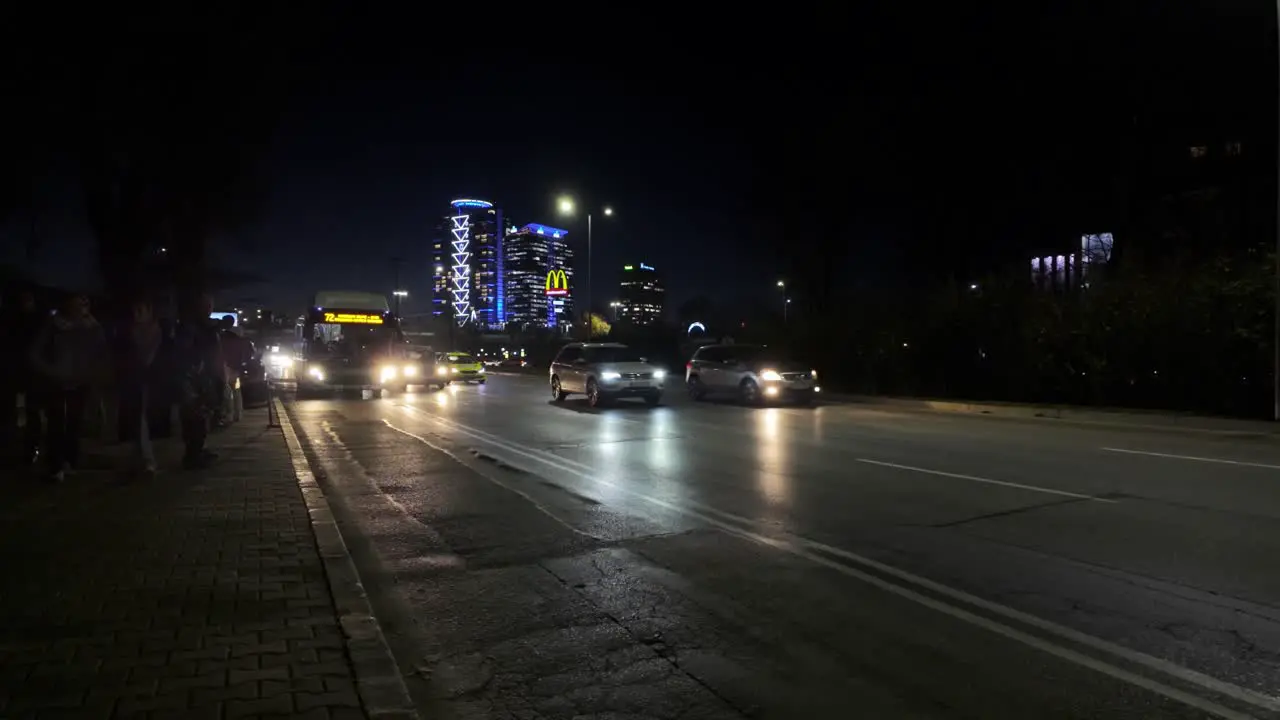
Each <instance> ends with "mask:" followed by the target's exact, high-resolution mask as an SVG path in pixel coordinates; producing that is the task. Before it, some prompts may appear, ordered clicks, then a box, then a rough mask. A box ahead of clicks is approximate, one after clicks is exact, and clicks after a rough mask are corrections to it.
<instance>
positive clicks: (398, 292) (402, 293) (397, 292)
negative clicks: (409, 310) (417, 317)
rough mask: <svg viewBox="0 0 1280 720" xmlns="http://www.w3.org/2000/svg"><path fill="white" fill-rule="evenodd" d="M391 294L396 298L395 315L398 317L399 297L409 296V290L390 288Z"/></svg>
mask: <svg viewBox="0 0 1280 720" xmlns="http://www.w3.org/2000/svg"><path fill="white" fill-rule="evenodd" d="M391 294H392V295H394V296H395V298H396V317H397V318H399V317H400V298H407V297H409V291H408V290H392V291H391Z"/></svg>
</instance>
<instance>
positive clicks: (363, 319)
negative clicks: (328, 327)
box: [324, 312, 382, 325]
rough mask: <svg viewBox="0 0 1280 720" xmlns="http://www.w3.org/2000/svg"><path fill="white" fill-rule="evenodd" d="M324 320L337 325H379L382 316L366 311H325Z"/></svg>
mask: <svg viewBox="0 0 1280 720" xmlns="http://www.w3.org/2000/svg"><path fill="white" fill-rule="evenodd" d="M324 321H325V322H327V323H337V324H339V325H381V324H382V316H381V315H370V314H368V313H350V312H325V314H324Z"/></svg>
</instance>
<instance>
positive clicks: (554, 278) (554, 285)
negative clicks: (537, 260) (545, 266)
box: [547, 270, 569, 297]
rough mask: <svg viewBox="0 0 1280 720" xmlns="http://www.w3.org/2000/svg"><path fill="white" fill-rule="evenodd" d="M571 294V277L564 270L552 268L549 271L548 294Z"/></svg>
mask: <svg viewBox="0 0 1280 720" xmlns="http://www.w3.org/2000/svg"><path fill="white" fill-rule="evenodd" d="M568 294H569V277H568V276H567V275H565V274H564V270H552V271H551V272H549V273H547V295H550V296H553V297H554V296H561V295H568Z"/></svg>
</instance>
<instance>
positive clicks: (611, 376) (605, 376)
mask: <svg viewBox="0 0 1280 720" xmlns="http://www.w3.org/2000/svg"><path fill="white" fill-rule="evenodd" d="M600 379H601V380H603V381H605V382H613V381H614V380H621V379H622V373H616V372H602V373H600Z"/></svg>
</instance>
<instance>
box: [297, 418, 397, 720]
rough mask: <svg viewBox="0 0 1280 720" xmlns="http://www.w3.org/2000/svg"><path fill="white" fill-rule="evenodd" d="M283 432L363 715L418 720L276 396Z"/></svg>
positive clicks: (338, 531) (389, 719)
mask: <svg viewBox="0 0 1280 720" xmlns="http://www.w3.org/2000/svg"><path fill="white" fill-rule="evenodd" d="M272 403H273V404H274V406H275V409H276V414H277V417H278V418H279V422H280V429H281V431H282V432H283V433H284V439H285V444H286V445H287V446H288V448H289V455H290V457H291V459H292V460H293V472H294V475H295V476H296V477H297V479H298V489H300V490H301V491H302V498H303V500H304V501H305V502H306V504H307V514H308V515H309V516H310V518H311V530H312V532H313V533H314V534H315V538H316V545H317V546H318V547H319V549H320V559H321V562H322V563H323V564H324V574H325V578H326V579H327V580H328V581H329V593H330V595H332V596H333V604H334V607H336V608H337V611H338V621H339V623H340V624H341V625H342V634H343V638H344V641H345V642H346V646H347V654H348V655H349V656H350V657H351V664H352V666H353V667H354V668H355V674H356V689H357V691H358V692H359V693H360V704H361V705H363V706H364V710H365V713H366V714H367V715H368V716H369V717H371V718H378V719H379V720H418V717H419V715H418V711H417V708H416V706H415V705H414V702H413V699H412V698H411V697H410V696H409V689H408V687H407V686H406V685H405V682H404V677H403V676H402V675H401V674H400V667H399V666H398V665H397V664H396V661H395V657H394V656H393V655H392V654H391V647H390V646H389V645H388V644H387V639H386V637H385V636H384V635H383V634H382V627H381V626H380V625H379V624H378V619H377V618H376V617H374V615H373V608H372V606H370V604H369V598H368V596H367V595H365V592H364V585H363V584H362V583H361V582H360V573H359V572H358V571H357V570H356V564H355V561H354V560H352V559H351V553H350V552H349V551H348V550H347V544H346V542H345V541H343V539H342V531H341V530H339V529H338V523H337V521H336V520H335V519H334V516H333V510H332V509H330V507H329V501H328V500H326V499H325V496H324V491H323V490H322V489H321V488H320V485H319V483H317V482H316V477H315V473H313V472H312V471H311V463H310V462H309V461H308V460H307V456H306V453H305V452H304V451H303V449H302V443H301V441H299V440H298V433H297V432H296V431H295V430H294V429H293V422H292V421H291V420H290V419H289V413H288V412H287V411H286V410H285V407H284V403H283V402H282V401H281V400H280V399H279V398H273V399H272Z"/></svg>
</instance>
